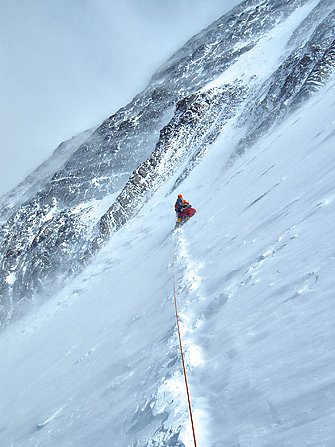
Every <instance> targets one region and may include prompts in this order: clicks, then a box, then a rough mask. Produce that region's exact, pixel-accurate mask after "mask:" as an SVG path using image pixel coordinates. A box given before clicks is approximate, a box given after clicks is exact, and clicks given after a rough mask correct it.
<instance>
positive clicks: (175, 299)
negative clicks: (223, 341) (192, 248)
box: [173, 261, 197, 447]
mask: <svg viewBox="0 0 335 447" xmlns="http://www.w3.org/2000/svg"><path fill="white" fill-rule="evenodd" d="M173 302H174V308H175V314H176V321H177V329H178V339H179V349H180V355H181V364H182V367H183V372H184V379H185V388H186V394H187V402H188V410H189V414H190V420H191V426H192V434H193V442H194V447H197V440H196V437H195V429H194V422H193V413H192V405H191V397H190V389H189V386H188V380H187V374H186V367H185V361H184V350H183V344H182V339H181V334H180V326H179V315H178V305H177V292H176V281H175V275H174V261H173Z"/></svg>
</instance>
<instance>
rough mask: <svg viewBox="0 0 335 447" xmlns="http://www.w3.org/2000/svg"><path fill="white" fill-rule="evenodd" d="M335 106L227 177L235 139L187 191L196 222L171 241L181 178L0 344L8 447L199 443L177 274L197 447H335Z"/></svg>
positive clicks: (306, 118)
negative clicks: (189, 404) (181, 345)
mask: <svg viewBox="0 0 335 447" xmlns="http://www.w3.org/2000/svg"><path fill="white" fill-rule="evenodd" d="M334 93H335V85H334V84H332V85H328V86H327V87H325V88H324V89H323V90H322V92H320V93H319V94H318V95H317V96H316V97H314V98H313V100H311V101H310V102H309V103H308V104H307V105H306V106H305V107H304V109H303V110H301V111H299V112H296V113H295V114H294V115H291V116H290V117H289V118H288V119H287V120H286V121H285V122H284V123H283V124H282V125H280V126H279V127H277V128H276V130H275V131H273V132H272V133H271V134H270V135H268V136H267V137H264V138H262V139H261V140H260V141H259V142H258V143H257V144H256V145H255V146H254V147H253V148H250V150H249V151H248V152H246V154H245V155H244V156H243V157H241V158H240V159H238V160H237V161H236V163H235V164H234V165H233V166H229V165H228V164H227V163H226V162H227V160H228V158H229V155H230V153H231V150H232V147H233V141H234V138H236V129H235V128H234V127H233V126H231V127H230V128H227V129H226V130H225V131H224V132H223V134H222V136H221V138H220V140H219V141H218V142H217V143H216V144H215V146H214V147H213V148H212V149H211V151H210V152H208V153H207V154H206V156H205V158H204V159H203V161H202V163H201V164H200V165H199V166H198V167H197V168H195V169H194V171H193V172H192V173H191V174H190V176H189V177H188V178H187V179H186V181H185V182H184V184H183V187H182V191H181V192H182V193H183V194H184V197H186V198H187V199H188V200H189V201H191V203H192V205H194V206H195V207H196V208H197V210H198V212H197V214H196V215H195V217H194V218H192V220H190V221H189V222H188V223H187V224H186V225H185V226H184V227H183V228H182V229H180V230H177V231H175V232H172V231H171V230H172V228H173V226H174V211H173V204H174V201H175V195H176V194H175V193H173V194H171V193H169V191H170V188H171V186H172V185H173V183H174V181H175V179H176V178H177V176H178V172H176V173H175V176H174V178H173V179H171V181H169V182H168V183H167V184H165V185H164V186H163V187H162V188H160V189H159V190H158V191H157V193H156V194H155V195H154V196H153V197H152V199H151V200H150V201H149V202H148V203H147V204H146V206H145V207H144V208H143V209H142V211H141V213H140V214H139V215H138V216H137V218H135V219H133V220H132V221H131V222H129V223H128V224H127V225H126V226H125V227H123V228H122V229H121V230H120V231H119V232H118V233H116V234H115V235H114V236H113V237H112V238H111V240H110V243H109V244H108V246H106V247H105V249H104V250H103V251H102V252H101V253H99V254H98V255H97V257H96V259H95V262H94V263H92V265H91V266H89V267H88V268H87V269H86V270H85V272H83V273H82V274H81V275H80V276H79V277H77V278H76V279H75V281H74V282H73V283H72V284H71V285H69V286H67V287H66V288H65V289H64V290H63V291H62V292H61V293H59V294H58V296H56V297H54V299H52V300H51V301H50V302H48V303H47V304H45V305H44V306H42V307H40V308H37V309H35V311H34V312H32V313H31V315H29V316H27V317H26V318H24V319H23V320H21V321H20V322H18V323H16V324H14V325H13V326H12V327H10V328H8V329H7V330H6V331H5V332H4V333H2V334H1V337H0V384H1V398H0V415H1V416H0V445H1V446H4V447H7V446H10V447H14V446H15V447H19V446H21V447H23V446H24V447H30V446H43V447H44V446H57V447H59V446H78V447H79V446H80V447H92V446H95V447H99V446H104V447H105V446H113V447H114V446H115V447H116V446H118V447H120V446H122V447H123V446H135V445H138V446H145V445H147V446H163V445H170V446H174V445H175V446H177V445H182V444H181V443H180V442H181V441H182V442H183V443H184V445H185V446H192V445H193V444H192V439H191V431H190V425H189V419H188V410H187V405H186V396H185V389H184V384H183V377H182V374H181V366H180V356H179V352H178V339H177V334H176V325H175V316H174V308H173V301H172V277H173V272H174V274H175V279H176V283H177V299H178V304H179V307H180V318H181V327H182V335H183V341H184V345H185V351H186V363H187V365H188V375H189V381H190V389H191V397H192V405H193V407H194V412H195V425H196V432H197V437H198V444H199V446H208V447H219V446H225V447H230V446H231V447H233V446H240V447H253V446H254V447H259V446H271V447H282V446H285V447H288V446H292V447H293V446H294V447H297V446H299V447H304V446H315V447H316V446H317V447H320V446H326V447H331V446H333V445H334V440H335V399H334V394H335V329H334V321H335V307H334V304H333V299H334V292H333V290H334V282H335V280H334V267H335V247H334V240H335V228H334V218H335V211H334V199H335V186H334V178H335V153H334V150H333V148H334V143H335V100H334V98H335V94H334ZM178 192H179V191H178ZM162 427H163V428H164V430H165V431H164V430H162ZM170 435H171V436H170ZM169 436H170V441H169V443H168V442H167V439H168V438H169ZM178 438H179V441H178Z"/></svg>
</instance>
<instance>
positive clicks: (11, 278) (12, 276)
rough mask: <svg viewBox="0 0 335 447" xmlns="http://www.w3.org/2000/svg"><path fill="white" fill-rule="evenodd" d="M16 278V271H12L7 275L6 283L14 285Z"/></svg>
mask: <svg viewBox="0 0 335 447" xmlns="http://www.w3.org/2000/svg"><path fill="white" fill-rule="evenodd" d="M15 280H16V273H15V272H12V273H10V274H9V275H8V276H7V277H6V283H7V284H9V285H10V286H12V285H13V284H14V282H15Z"/></svg>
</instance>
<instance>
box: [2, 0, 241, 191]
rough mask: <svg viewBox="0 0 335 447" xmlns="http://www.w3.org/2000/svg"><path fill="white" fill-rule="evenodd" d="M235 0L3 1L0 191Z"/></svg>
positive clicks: (113, 104) (106, 110)
mask: <svg viewBox="0 0 335 447" xmlns="http://www.w3.org/2000/svg"><path fill="white" fill-rule="evenodd" d="M238 3H240V0H226V1H224V2H223V1H222V0H119V1H116V0H57V1H55V0H29V1H26V0H2V2H1V9H0V101H1V111H0V133H1V143H0V151H1V164H0V195H1V194H3V193H5V192H7V191H8V190H10V189H11V188H12V187H14V186H15V185H16V184H17V183H18V182H20V181H21V180H23V179H24V178H25V177H26V176H27V175H28V174H29V173H30V172H31V171H32V170H33V169H35V168H36V167H37V166H38V165H39V164H40V163H42V162H43V161H44V160H45V159H46V158H47V157H48V156H49V155H50V154H51V153H52V152H53V150H54V149H55V148H56V147H57V146H58V145H59V144H60V143H61V142H62V141H64V140H66V139H69V138H70V137H72V136H73V135H76V134H78V133H79V132H81V131H83V130H85V129H87V128H90V127H94V126H97V125H99V124H100V123H101V121H102V120H104V119H105V118H106V117H107V116H109V115H111V114H112V113H114V112H115V111H116V110H117V109H118V108H119V107H121V106H123V105H125V104H126V103H128V102H129V101H130V100H131V99H132V98H133V97H134V96H135V95H136V93H138V92H139V91H140V90H141V89H142V88H144V87H145V86H146V85H147V83H148V81H149V80H150V77H151V75H152V74H153V72H154V71H155V70H156V69H157V68H158V67H159V66H160V65H161V64H162V63H163V62H165V60H166V59H167V58H168V57H169V56H170V55H171V54H173V52H174V51H176V50H177V49H178V48H179V47H180V46H181V45H182V44H183V43H184V42H185V41H186V40H187V39H189V38H190V37H192V36H193V35H194V34H196V33H197V32H198V31H200V30H201V29H202V28H204V27H206V26H207V25H209V24H210V23H211V22H212V21H213V20H215V19H216V18H218V17H220V15H222V14H224V13H225V12H226V11H227V10H229V9H230V8H231V7H232V6H234V5H236V4H238Z"/></svg>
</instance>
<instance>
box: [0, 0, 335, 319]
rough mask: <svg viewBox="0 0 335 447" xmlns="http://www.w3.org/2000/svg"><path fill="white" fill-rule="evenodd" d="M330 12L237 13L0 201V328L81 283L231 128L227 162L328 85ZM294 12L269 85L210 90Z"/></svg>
mask: <svg viewBox="0 0 335 447" xmlns="http://www.w3.org/2000/svg"><path fill="white" fill-rule="evenodd" d="M332 3H333V2H332V1H330V0H320V1H319V2H317V1H316V0H271V1H270V0H268V1H260V0H247V1H245V2H244V3H242V4H241V5H239V6H237V7H236V8H234V9H233V10H232V11H231V12H230V13H229V14H226V15H225V16H223V17H221V18H220V19H219V20H217V21H216V22H214V23H213V24H212V25H211V26H210V27H208V28H207V29H206V30H203V31H202V32H201V33H199V34H198V35H197V36H195V37H194V38H192V39H191V40H190V41H189V42H187V43H186V44H185V46H184V47H183V48H181V49H180V50H179V51H178V52H177V53H176V54H175V55H174V56H173V57H172V58H171V59H170V60H169V61H168V62H167V63H166V64H165V65H164V66H163V67H162V68H161V69H160V70H159V71H158V72H157V73H156V74H155V75H154V76H153V78H152V80H151V82H150V84H149V85H148V87H147V88H146V89H145V90H144V91H143V92H141V93H140V94H139V95H138V96H136V97H135V98H134V99H133V101H132V102H131V103H130V104H128V105H127V106H125V107H124V108H122V109H120V110H119V111H118V112H117V113H116V114H114V115H112V116H110V117H109V118H107V119H106V120H105V121H104V122H103V123H102V124H101V126H100V127H98V128H97V129H96V130H95V131H94V132H93V133H90V135H89V136H88V135H87V134H85V135H84V136H85V138H82V139H80V138H78V139H77V140H76V141H74V142H72V143H71V144H69V145H67V146H65V147H63V148H62V150H59V151H58V155H57V157H56V158H55V159H57V162H56V161H55V163H51V162H50V163H46V165H45V166H44V168H43V169H42V167H41V168H40V171H39V174H38V175H37V174H36V175H34V174H33V175H32V176H30V177H29V178H28V179H27V180H26V182H23V184H22V185H20V186H19V187H18V189H15V190H13V192H12V193H11V194H9V195H7V196H6V197H4V198H3V200H2V208H3V210H2V213H1V216H0V219H1V223H2V227H1V229H0V247H1V248H0V252H1V256H2V260H1V273H0V294H1V295H0V300H1V301H0V302H1V308H0V319H1V325H2V326H5V325H6V324H7V323H8V322H9V321H10V319H11V318H13V317H14V316H15V315H17V314H19V313H20V311H21V310H20V309H21V308H22V306H21V304H22V303H23V302H25V301H27V302H29V301H30V300H31V299H32V297H33V296H34V295H35V294H37V293H38V294H39V296H45V295H48V294H50V293H53V292H54V291H55V290H57V289H58V288H59V287H61V286H62V284H63V283H64V280H65V279H67V278H68V277H69V276H71V275H72V274H75V273H77V272H78V271H80V270H81V269H82V268H83V266H84V265H85V263H86V262H87V261H88V260H89V258H90V256H91V255H92V254H93V253H94V252H95V251H96V250H97V249H98V248H99V247H101V246H102V244H103V243H104V241H105V240H106V239H108V237H109V236H110V234H111V233H112V232H113V231H116V230H118V229H119V228H120V227H121V226H122V225H123V224H124V223H125V222H126V221H127V220H128V219H129V218H131V217H132V216H134V215H135V214H136V213H137V211H138V210H139V209H140V208H141V206H142V205H143V204H144V203H145V201H146V200H147V199H148V197H150V195H151V194H152V193H153V192H154V191H155V190H156V189H157V188H158V187H159V186H160V185H161V184H162V182H164V181H166V180H167V179H168V178H169V176H170V174H171V172H172V171H173V172H176V171H177V170H178V172H180V175H179V178H178V180H177V182H176V184H175V187H176V186H178V185H179V184H180V183H181V182H182V181H183V179H184V178H185V177H186V176H187V175H188V173H189V172H190V171H191V169H192V168H193V167H194V166H195V164H196V163H197V162H198V161H199V159H200V158H201V157H202V156H203V154H204V153H205V151H206V150H208V149H209V148H210V145H211V144H212V143H213V142H214V141H215V140H216V138H217V137H218V136H219V135H220V133H221V131H222V129H223V128H224V126H225V125H226V123H227V122H228V121H229V120H230V119H232V118H237V117H239V123H242V124H243V129H244V130H243V132H244V134H243V138H242V139H241V141H240V143H239V144H238V145H237V147H236V150H235V152H234V153H233V154H232V157H231V161H233V159H234V157H235V156H237V155H238V154H240V153H242V152H244V151H245V150H246V149H247V148H248V147H249V146H250V145H251V144H253V142H254V141H255V140H256V139H257V137H258V136H260V135H261V134H262V133H264V132H266V131H267V130H268V129H269V127H270V126H271V125H273V124H274V123H275V122H277V121H278V120H280V119H282V118H283V117H284V116H285V114H286V113H287V112H289V111H290V110H292V109H293V108H295V107H298V106H299V105H300V104H301V103H302V102H303V101H304V100H305V99H306V98H308V97H309V96H310V95H311V94H313V93H314V92H315V91H316V90H317V89H318V88H319V87H320V86H321V85H322V84H323V83H324V82H326V81H327V80H328V79H329V78H330V77H331V76H332V75H333V73H334V64H335V47H334V45H335V40H334V39H335V30H334V18H335V5H334V4H332ZM301 7H302V8H307V9H306V15H305V17H304V18H303V20H302V21H300V22H299V23H298V25H297V26H296V27H295V29H292V35H291V39H290V40H289V43H288V46H287V48H286V50H285V54H283V57H282V60H281V61H279V63H278V65H277V67H276V69H275V70H274V72H273V73H272V75H271V76H270V77H269V78H268V79H262V78H259V79H257V73H255V77H256V80H255V81H254V82H253V83H248V82H246V80H245V79H243V73H241V76H240V78H239V76H236V77H235V78H234V79H233V80H232V81H231V82H230V83H227V82H225V83H223V84H222V85H218V86H208V84H209V83H210V82H211V81H213V80H215V79H216V78H217V77H218V76H219V75H221V74H222V73H224V72H225V70H226V69H227V68H229V67H231V66H233V64H234V63H235V62H236V61H238V60H239V58H240V57H241V56H242V55H243V56H244V57H245V56H246V55H248V52H249V51H251V50H252V49H253V48H255V47H256V45H257V44H258V42H259V41H260V39H261V38H262V37H264V35H265V34H266V33H268V32H269V31H270V30H272V29H274V28H275V27H276V26H278V25H280V24H281V23H283V22H284V21H285V20H286V19H287V18H288V17H289V16H290V15H291V14H293V13H296V12H297V11H299V8H300V9H301ZM87 136H88V138H86V137H87ZM84 140H85V141H84ZM59 154H61V156H60V155H59Z"/></svg>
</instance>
